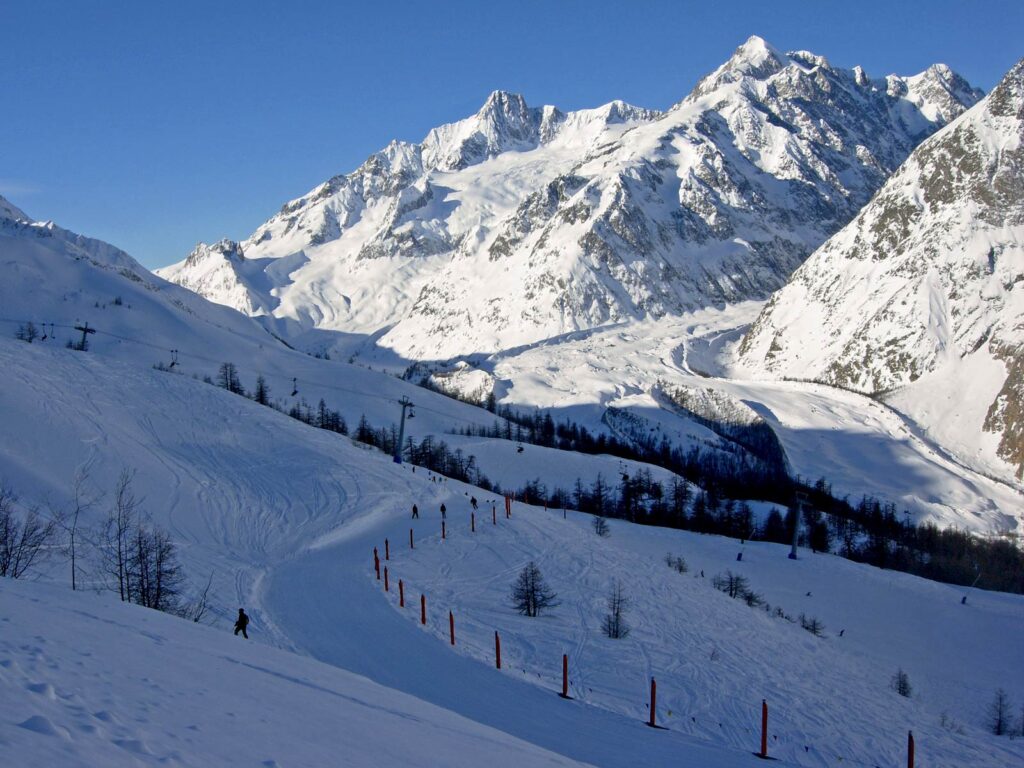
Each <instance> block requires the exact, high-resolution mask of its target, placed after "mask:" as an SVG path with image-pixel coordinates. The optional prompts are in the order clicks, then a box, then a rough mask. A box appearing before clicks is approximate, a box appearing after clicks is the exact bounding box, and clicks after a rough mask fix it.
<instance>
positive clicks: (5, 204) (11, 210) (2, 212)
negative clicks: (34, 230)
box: [0, 195, 32, 221]
mask: <svg viewBox="0 0 1024 768" xmlns="http://www.w3.org/2000/svg"><path fill="white" fill-rule="evenodd" d="M0 219H14V220H15V221H17V220H18V219H22V220H24V221H32V219H31V217H30V216H29V215H28V214H27V213H25V212H24V211H23V210H21V209H20V208H18V207H17V206H16V205H14V204H13V203H12V202H11V201H10V200H8V199H7V198H5V197H4V196H3V195H0Z"/></svg>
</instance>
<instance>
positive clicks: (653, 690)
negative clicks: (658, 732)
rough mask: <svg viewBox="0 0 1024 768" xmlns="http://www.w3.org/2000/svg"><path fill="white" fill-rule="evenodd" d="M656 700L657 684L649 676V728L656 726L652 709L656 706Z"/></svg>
mask: <svg viewBox="0 0 1024 768" xmlns="http://www.w3.org/2000/svg"><path fill="white" fill-rule="evenodd" d="M657 701H658V684H657V683H656V682H654V678H653V677H652V678H651V719H650V720H649V721H648V723H647V724H648V725H649V726H651V728H657V727H658V726H657V725H656V724H655V716H654V710H655V708H656V707H657Z"/></svg>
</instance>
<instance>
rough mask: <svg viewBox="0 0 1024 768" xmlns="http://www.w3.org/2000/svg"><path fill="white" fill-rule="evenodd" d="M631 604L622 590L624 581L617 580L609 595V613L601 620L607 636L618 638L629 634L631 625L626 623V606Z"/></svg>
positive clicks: (602, 628)
mask: <svg viewBox="0 0 1024 768" xmlns="http://www.w3.org/2000/svg"><path fill="white" fill-rule="evenodd" d="M628 605H629V598H628V597H626V595H625V594H624V593H623V591H622V582H619V581H616V582H615V586H614V587H612V591H611V594H610V595H608V613H606V614H605V615H604V619H603V620H602V621H601V631H602V632H604V634H605V635H606V636H607V637H610V638H612V639H613V640H618V639H620V638H623V637H625V636H626V635H628V634H629V625H628V624H627V623H626V619H625V613H626V607H627V606H628Z"/></svg>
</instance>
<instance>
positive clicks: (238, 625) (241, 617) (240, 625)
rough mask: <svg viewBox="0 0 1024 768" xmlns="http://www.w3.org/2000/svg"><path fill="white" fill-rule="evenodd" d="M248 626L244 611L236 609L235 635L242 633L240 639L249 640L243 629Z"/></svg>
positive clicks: (247, 618)
mask: <svg viewBox="0 0 1024 768" xmlns="http://www.w3.org/2000/svg"><path fill="white" fill-rule="evenodd" d="M248 626H249V617H248V616H246V615H245V611H244V610H243V609H241V608H239V609H238V620H237V621H235V634H236V635H237V634H238V633H239V632H241V633H242V637H244V638H245V639H246V640H248V639H249V633H248V632H246V631H245V628H246V627H248Z"/></svg>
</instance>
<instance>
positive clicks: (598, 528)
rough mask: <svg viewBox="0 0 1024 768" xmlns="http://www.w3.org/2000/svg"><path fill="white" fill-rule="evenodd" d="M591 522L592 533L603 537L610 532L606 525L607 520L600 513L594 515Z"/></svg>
mask: <svg viewBox="0 0 1024 768" xmlns="http://www.w3.org/2000/svg"><path fill="white" fill-rule="evenodd" d="M591 524H592V525H593V526H594V533H596V534H597V535H598V536H601V537H604V536H608V535H609V534H611V529H609V527H608V521H607V520H605V519H604V518H603V517H601V516H600V515H596V516H595V517H594V520H593V522H592V523H591Z"/></svg>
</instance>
